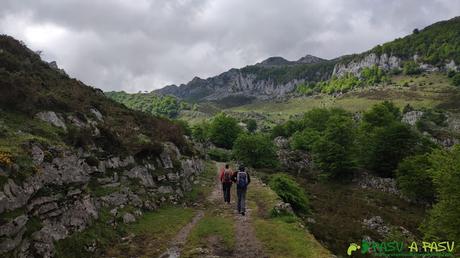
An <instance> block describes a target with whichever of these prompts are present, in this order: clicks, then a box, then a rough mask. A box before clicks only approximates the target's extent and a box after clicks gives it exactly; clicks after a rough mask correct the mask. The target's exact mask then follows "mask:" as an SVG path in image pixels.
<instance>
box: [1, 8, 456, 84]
mask: <svg viewBox="0 0 460 258" xmlns="http://www.w3.org/2000/svg"><path fill="white" fill-rule="evenodd" d="M459 13H460V2H459V1H449V0H433V1H430V0H405V1H401V0H347V1H343V0H322V1H313V0H312V1H301V0H286V1H278V0H251V1H247V0H231V1H230V0H195V1H193V0H170V1H160V0H151V1H149V0H140V1H129V0H114V1H104V0H28V1H27V0H26V1H16V0H2V8H1V9H0V32H1V33H7V34H10V35H12V36H15V37H17V38H18V39H20V40H23V41H25V42H26V44H27V45H28V46H29V47H31V48H32V49H40V50H43V51H44V58H45V59H48V60H57V61H58V64H59V65H60V66H62V67H63V68H64V69H65V70H66V71H67V72H68V73H69V74H71V75H72V76H75V77H77V78H78V79H81V80H82V81H84V82H86V83H88V84H90V85H93V86H96V87H100V88H102V89H104V90H126V91H138V90H152V89H154V88H159V87H162V86H164V85H166V84H171V83H175V84H180V83H185V82H187V81H189V80H190V79H192V78H193V77H194V76H200V77H204V78H205V77H208V76H213V75H216V74H219V73H221V72H223V71H225V70H227V69H229V68H232V67H242V66H245V65H247V64H253V63H256V62H259V61H261V60H263V59H265V58H267V57H269V56H275V55H277V56H284V57H285V58H288V59H298V58H300V57H301V56H304V55H306V54H313V55H317V56H320V57H323V58H334V57H337V56H340V55H343V54H349V53H354V52H360V51H364V50H367V49H368V48H371V47H373V46H375V45H376V44H380V43H383V42H385V41H388V40H392V39H393V38H395V37H401V36H404V35H405V34H408V33H410V32H411V31H412V29H414V28H416V27H418V28H423V27H425V26H427V25H429V24H431V23H433V22H436V21H439V20H444V19H450V18H452V17H454V16H456V15H458V14H459Z"/></svg>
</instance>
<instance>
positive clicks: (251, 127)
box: [246, 119, 257, 133]
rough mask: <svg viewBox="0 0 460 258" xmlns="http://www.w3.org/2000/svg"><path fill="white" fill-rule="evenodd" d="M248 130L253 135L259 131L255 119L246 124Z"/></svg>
mask: <svg viewBox="0 0 460 258" xmlns="http://www.w3.org/2000/svg"><path fill="white" fill-rule="evenodd" d="M246 129H248V131H249V132H251V133H253V132H255V131H256V130H257V121H256V120H254V119H249V120H248V121H247V122H246Z"/></svg>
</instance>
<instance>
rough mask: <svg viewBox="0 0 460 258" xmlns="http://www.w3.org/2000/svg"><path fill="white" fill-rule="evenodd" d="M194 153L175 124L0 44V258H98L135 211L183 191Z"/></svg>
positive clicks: (8, 41)
mask: <svg viewBox="0 0 460 258" xmlns="http://www.w3.org/2000/svg"><path fill="white" fill-rule="evenodd" d="M195 151H196V150H195V149H193V147H192V145H191V143H190V142H188V141H186V139H185V137H184V136H183V132H182V129H181V128H180V127H179V126H178V125H175V124H174V123H172V122H170V121H169V120H166V119H162V118H158V117H154V116H151V115H149V114H145V113H142V112H139V111H133V110H130V109H128V108H126V107H125V106H123V105H121V104H119V103H117V102H115V101H112V100H110V99H108V98H107V97H105V96H104V94H103V93H102V91H101V90H99V89H95V88H92V87H89V86H86V85H84V84H83V83H82V82H80V81H78V80H75V79H71V78H69V77H68V76H67V75H65V74H64V73H62V71H59V70H56V68H55V67H53V66H52V65H50V64H48V63H46V62H43V61H42V60H41V59H40V57H39V55H37V54H36V53H34V52H33V51H31V50H30V49H28V48H27V47H26V46H24V45H23V44H22V43H21V42H19V41H17V40H15V39H13V38H12V37H9V36H5V35H1V36H0V256H1V257H52V256H53V255H54V254H55V251H56V246H58V247H60V248H64V250H66V249H67V248H68V249H71V250H73V252H69V253H78V257H82V256H83V257H100V255H101V253H100V251H101V250H102V249H104V248H105V247H106V246H107V245H108V244H109V243H110V241H112V240H116V239H117V238H121V237H122V236H121V234H122V233H123V230H122V229H123V228H124V226H123V225H124V224H125V223H128V222H132V221H134V220H136V218H139V217H141V216H142V212H141V210H143V211H151V210H154V209H156V208H157V207H158V206H159V205H162V204H163V203H174V202H178V201H179V200H180V199H181V198H182V197H183V195H184V193H185V192H187V191H189V190H191V185H192V182H193V180H194V178H195V177H196V176H198V174H200V173H201V172H202V170H203V162H202V160H200V159H199V158H198V157H196V156H195V155H194V154H195ZM86 229H88V230H90V231H89V232H87V231H85V230H86ZM69 237H70V239H71V240H70V241H65V240H66V239H68V238H69ZM66 243H67V244H66ZM63 246H64V247H63ZM88 247H90V248H89V249H88ZM62 255H63V256H64V257H69V256H68V255H69V254H68V253H67V252H65V253H64V254H62ZM70 257H71V255H70Z"/></svg>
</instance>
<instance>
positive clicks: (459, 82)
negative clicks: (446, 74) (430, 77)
mask: <svg viewBox="0 0 460 258" xmlns="http://www.w3.org/2000/svg"><path fill="white" fill-rule="evenodd" d="M452 84H453V85H454V86H460V73H457V74H456V75H454V76H453V77H452Z"/></svg>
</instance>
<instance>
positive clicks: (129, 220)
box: [123, 212, 136, 224]
mask: <svg viewBox="0 0 460 258" xmlns="http://www.w3.org/2000/svg"><path fill="white" fill-rule="evenodd" d="M133 222H136V217H134V215H133V214H131V213H129V212H127V213H125V214H124V215H123V223H125V224H128V223H133Z"/></svg>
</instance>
